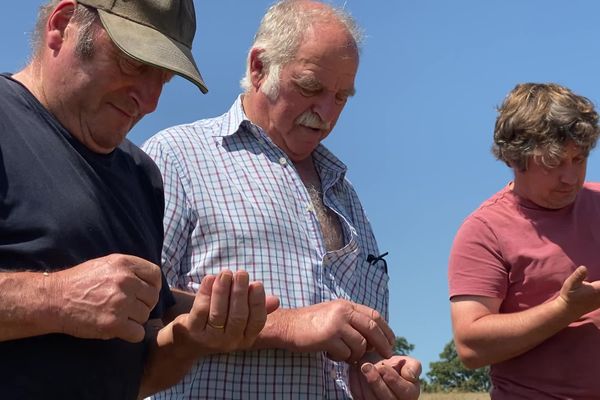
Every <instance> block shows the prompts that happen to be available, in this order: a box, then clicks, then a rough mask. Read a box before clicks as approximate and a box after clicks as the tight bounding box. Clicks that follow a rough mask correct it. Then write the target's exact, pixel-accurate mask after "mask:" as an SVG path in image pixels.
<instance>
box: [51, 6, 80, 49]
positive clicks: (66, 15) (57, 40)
mask: <svg viewBox="0 0 600 400" xmlns="http://www.w3.org/2000/svg"><path fill="white" fill-rule="evenodd" d="M75 7H77V3H76V2H75V1H73V0H64V1H61V2H60V3H59V4H58V5H57V6H56V8H55V9H54V11H52V14H50V17H49V18H48V22H47V23H46V37H45V43H46V46H47V47H48V48H50V49H52V50H54V51H59V50H60V48H61V47H62V44H63V41H64V36H65V31H66V30H67V26H68V25H69V22H70V21H71V18H72V17H73V13H74V12H75Z"/></svg>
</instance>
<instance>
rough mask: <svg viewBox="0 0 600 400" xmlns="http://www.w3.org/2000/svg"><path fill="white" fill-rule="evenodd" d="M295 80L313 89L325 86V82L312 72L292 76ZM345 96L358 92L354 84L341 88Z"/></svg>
mask: <svg viewBox="0 0 600 400" xmlns="http://www.w3.org/2000/svg"><path fill="white" fill-rule="evenodd" d="M292 79H293V81H294V82H295V83H296V84H297V85H300V86H302V87H304V88H307V89H311V90H319V89H322V88H323V84H321V82H320V81H319V80H318V79H317V78H316V77H315V76H314V75H312V74H303V75H297V76H293V77H292ZM339 92H340V93H342V94H343V95H345V96H348V97H352V96H354V95H355V94H356V88H355V87H354V86H352V87H351V88H350V89H344V90H340V91H339Z"/></svg>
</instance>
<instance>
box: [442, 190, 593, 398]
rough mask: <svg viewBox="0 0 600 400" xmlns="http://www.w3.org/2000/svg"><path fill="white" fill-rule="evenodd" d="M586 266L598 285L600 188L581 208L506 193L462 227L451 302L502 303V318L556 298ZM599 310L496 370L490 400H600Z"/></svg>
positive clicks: (453, 258)
mask: <svg viewBox="0 0 600 400" xmlns="http://www.w3.org/2000/svg"><path fill="white" fill-rule="evenodd" d="M580 265H585V266H586V267H588V280H589V281H594V280H600V184H598V183H586V184H585V185H584V187H583V189H582V190H581V191H580V192H579V194H578V195H577V198H576V200H575V202H574V203H573V204H571V205H569V206H567V207H564V208H562V209H558V210H550V209H546V208H542V207H539V206H537V205H535V204H534V203H532V202H530V201H527V200H525V199H523V198H521V197H519V196H517V195H516V194H515V193H514V192H512V190H510V189H509V188H508V187H506V188H504V189H502V190H501V191H500V192H498V193H496V194H495V195H494V196H492V197H491V198H490V199H488V200H487V201H485V202H484V203H483V204H482V205H481V206H480V207H479V208H478V209H477V210H476V211H475V212H473V213H472V214H471V215H470V216H469V217H467V219H466V220H465V221H464V223H463V225H462V226H461V227H460V229H459V231H458V233H457V235H456V238H455V240H454V245H453V247H452V251H451V253H450V261H449V272H448V278H449V286H450V297H451V298H452V297H453V296H459V295H475V296H486V297H494V298H499V299H502V300H503V301H502V304H501V306H500V312H501V313H512V312H518V311H523V310H526V309H528V308H531V307H534V306H536V305H539V304H542V303H544V302H547V301H549V300H551V299H553V298H555V297H556V296H557V295H558V294H559V292H560V289H561V287H562V284H563V282H564V281H565V279H566V278H567V277H568V276H569V275H570V274H571V273H572V272H573V271H574V270H575V269H576V268H577V267H578V266H580ZM599 374H600V310H596V311H594V312H592V313H589V314H587V315H584V316H583V317H582V318H581V319H580V320H578V321H576V322H573V323H572V324H570V325H569V327H568V328H566V329H563V330H562V331H560V332H559V333H557V334H556V335H554V336H553V337H551V338H549V339H547V340H546V341H544V342H543V343H541V344H540V345H539V346H537V347H535V348H534V349H532V350H530V351H528V352H526V353H524V354H522V355H520V356H518V357H515V358H513V359H510V360H507V361H504V362H501V363H498V364H495V365H492V367H491V377H492V383H493V386H494V388H493V391H492V398H493V399H494V400H503V399H511V400H514V399H546V398H552V399H572V398H576V399H600V375H599Z"/></svg>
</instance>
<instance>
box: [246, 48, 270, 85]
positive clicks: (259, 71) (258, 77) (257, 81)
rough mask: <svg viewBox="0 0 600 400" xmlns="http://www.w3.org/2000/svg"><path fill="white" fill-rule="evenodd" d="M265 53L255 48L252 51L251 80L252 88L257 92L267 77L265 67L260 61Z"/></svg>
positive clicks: (250, 63) (249, 63) (250, 60)
mask: <svg viewBox="0 0 600 400" xmlns="http://www.w3.org/2000/svg"><path fill="white" fill-rule="evenodd" d="M263 51H264V50H263V49H257V48H253V49H252V50H250V59H249V61H248V65H249V67H250V80H251V82H252V86H253V87H254V89H256V90H258V89H259V88H260V85H262V82H263V81H264V80H265V78H266V77H267V76H266V71H265V66H264V64H263V62H262V60H261V59H260V54H261V53H262V52H263Z"/></svg>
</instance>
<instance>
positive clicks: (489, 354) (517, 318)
mask: <svg viewBox="0 0 600 400" xmlns="http://www.w3.org/2000/svg"><path fill="white" fill-rule="evenodd" d="M454 306H455V305H454V304H453V307H454ZM455 314H456V311H455V310H454V309H453V315H455ZM578 317H579V316H577V315H573V313H572V312H569V311H568V310H567V307H566V305H565V304H564V302H563V301H562V300H560V299H559V298H557V299H554V300H552V301H549V302H547V303H544V304H541V305H539V306H536V307H532V308H530V309H528V310H525V311H521V312H516V313H508V314H494V313H492V314H487V315H483V316H481V317H479V318H477V319H475V320H474V321H472V322H471V323H468V324H465V323H460V322H459V323H456V322H455V324H454V325H455V326H454V330H455V332H454V333H455V335H454V338H455V342H456V348H457V352H458V354H459V356H460V358H461V360H462V361H463V363H464V364H465V365H466V366H467V367H469V368H479V367H483V366H486V365H490V364H496V363H499V362H501V361H505V360H508V359H511V358H514V357H516V356H519V355H521V354H523V353H525V352H527V351H529V350H531V349H532V348H534V347H536V346H538V345H539V344H540V343H542V342H543V341H545V340H546V339H548V338H550V337H551V336H553V335H555V334H556V333H557V332H559V331H560V330H562V329H564V328H565V327H567V326H568V325H569V324H570V323H571V322H572V321H574V320H576V319H577V318H578Z"/></svg>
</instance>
